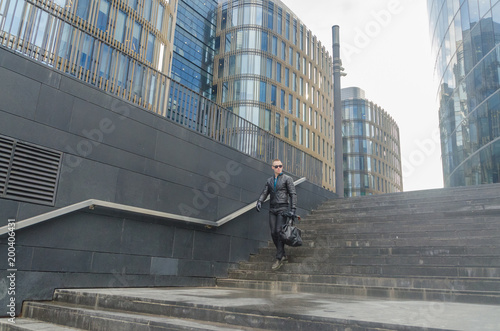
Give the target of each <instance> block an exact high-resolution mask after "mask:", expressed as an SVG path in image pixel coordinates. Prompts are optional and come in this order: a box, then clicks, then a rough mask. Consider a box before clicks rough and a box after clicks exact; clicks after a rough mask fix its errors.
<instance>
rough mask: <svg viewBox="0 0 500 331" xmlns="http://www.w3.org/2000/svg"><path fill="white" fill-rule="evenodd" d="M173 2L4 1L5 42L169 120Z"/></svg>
mask: <svg viewBox="0 0 500 331" xmlns="http://www.w3.org/2000/svg"><path fill="white" fill-rule="evenodd" d="M176 1H177V0H170V1H168V0H167V1H165V0H129V1H128V2H126V1H121V0H109V1H108V0H79V1H72V0H55V1H47V0H35V1H28V0H10V1H1V2H0V44H1V45H3V46H6V47H9V48H11V49H14V50H16V51H19V52H21V53H24V54H26V55H28V56H30V57H31V58H33V59H35V60H38V61H41V62H44V63H46V64H48V65H50V66H53V67H54V68H55V69H56V70H61V71H63V72H66V73H69V74H71V75H73V76H75V77H77V78H78V79H81V80H84V81H85V82H87V83H90V84H92V85H95V86H97V87H98V88H100V89H104V90H106V91H108V92H111V93H114V94H116V95H119V96H120V97H122V98H124V99H127V100H129V101H132V102H135V103H137V104H139V105H141V106H143V107H145V108H147V109H149V110H151V111H155V112H157V113H159V114H164V113H165V109H166V106H165V103H164V102H163V101H164V100H165V94H166V91H167V89H168V86H169V81H168V78H167V75H168V74H169V72H170V66H171V58H172V55H171V54H172V48H173V45H172V39H173V38H172V37H173V36H172V31H173V26H174V24H175V16H174V12H175V6H176Z"/></svg>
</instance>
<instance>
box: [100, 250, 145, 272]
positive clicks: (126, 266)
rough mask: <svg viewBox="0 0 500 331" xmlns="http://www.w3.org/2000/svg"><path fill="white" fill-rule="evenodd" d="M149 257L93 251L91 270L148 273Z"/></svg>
mask: <svg viewBox="0 0 500 331" xmlns="http://www.w3.org/2000/svg"><path fill="white" fill-rule="evenodd" d="M150 266H151V258H150V257H148V256H137V255H124V254H109V253H94V255H93V258H92V269H91V270H92V272H96V273H108V274H117V273H119V274H135V275H149V274H150Z"/></svg>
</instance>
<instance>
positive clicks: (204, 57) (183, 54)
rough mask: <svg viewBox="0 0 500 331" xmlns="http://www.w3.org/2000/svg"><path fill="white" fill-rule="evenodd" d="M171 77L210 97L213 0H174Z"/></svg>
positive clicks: (213, 23) (214, 14) (214, 11)
mask: <svg viewBox="0 0 500 331" xmlns="http://www.w3.org/2000/svg"><path fill="white" fill-rule="evenodd" d="M178 1H179V4H178V7H177V21H176V26H175V36H174V54H173V61H172V73H171V77H172V78H173V79H174V80H176V81H178V82H179V83H181V84H182V85H185V86H187V87H188V88H190V89H192V90H194V91H195V92H197V93H200V94H201V95H203V96H204V97H206V98H209V99H212V97H211V95H212V84H213V73H214V55H215V51H216V45H215V26H216V21H217V3H218V1H217V0H204V1H199V0H198V1H188V0H178Z"/></svg>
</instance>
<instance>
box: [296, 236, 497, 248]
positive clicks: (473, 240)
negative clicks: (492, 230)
mask: <svg viewBox="0 0 500 331" xmlns="http://www.w3.org/2000/svg"><path fill="white" fill-rule="evenodd" d="M498 242H499V239H498V238H497V237H492V238H483V237H467V238H427V239H425V238H394V239H359V240H358V239H355V238H352V239H347V238H343V239H337V238H336V237H335V235H325V236H318V237H316V238H315V239H314V240H313V239H308V238H305V239H304V240H303V246H306V247H325V248H327V247H329V248H335V247H410V246H413V247H423V246H433V247H442V246H459V245H465V246H476V247H482V246H491V247H498Z"/></svg>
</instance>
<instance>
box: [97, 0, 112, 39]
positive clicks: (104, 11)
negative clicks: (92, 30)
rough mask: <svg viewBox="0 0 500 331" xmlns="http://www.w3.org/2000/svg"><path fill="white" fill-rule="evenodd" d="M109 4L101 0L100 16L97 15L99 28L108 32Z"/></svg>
mask: <svg viewBox="0 0 500 331" xmlns="http://www.w3.org/2000/svg"><path fill="white" fill-rule="evenodd" d="M108 15H109V2H108V1H106V0H101V1H100V3H99V14H98V15H97V25H96V26H97V28H98V29H101V30H103V31H106V27H107V25H108Z"/></svg>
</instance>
